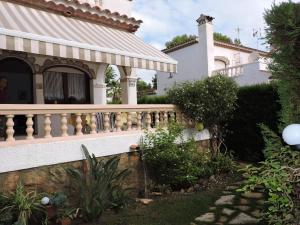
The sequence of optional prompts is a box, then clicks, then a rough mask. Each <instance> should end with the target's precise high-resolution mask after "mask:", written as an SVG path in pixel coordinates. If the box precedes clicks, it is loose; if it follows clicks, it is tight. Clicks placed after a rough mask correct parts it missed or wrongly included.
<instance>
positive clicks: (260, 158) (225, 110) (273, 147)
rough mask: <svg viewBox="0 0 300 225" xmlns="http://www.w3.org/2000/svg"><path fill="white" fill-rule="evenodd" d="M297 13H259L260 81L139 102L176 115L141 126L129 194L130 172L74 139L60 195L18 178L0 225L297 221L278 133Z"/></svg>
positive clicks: (298, 183) (292, 100) (296, 173)
mask: <svg viewBox="0 0 300 225" xmlns="http://www.w3.org/2000/svg"><path fill="white" fill-rule="evenodd" d="M299 12H300V4H298V3H292V2H287V3H281V4H278V5H275V4H274V5H273V6H272V8H271V9H270V10H266V12H265V20H266V24H267V29H266V33H267V36H266V41H267V42H269V43H272V46H273V50H272V51H271V53H270V54H271V57H272V63H271V65H270V69H271V71H272V78H273V81H272V82H271V83H270V84H264V85H256V86H251V87H238V86H237V84H236V83H235V82H234V81H233V80H232V79H231V78H229V77H225V76H222V75H216V76H213V77H210V78H207V79H204V80H201V81H195V82H186V83H182V84H179V85H177V86H176V87H174V88H172V89H171V90H169V91H168V95H167V96H160V97H154V96H152V97H144V98H142V99H140V103H141V104H142V103H146V104H149V103H150V104H159V103H163V104H165V103H172V104H175V105H177V106H178V107H179V109H180V110H181V112H182V113H183V114H184V116H185V119H184V120H182V119H181V117H180V115H179V114H176V115H175V118H174V120H173V122H172V123H170V124H169V126H168V127H167V128H165V127H161V128H160V127H159V128H157V129H156V130H155V131H145V135H144V136H143V138H142V139H141V140H140V145H139V151H138V153H139V157H140V161H141V164H142V166H141V168H142V170H143V178H142V179H143V190H140V192H139V193H134V191H133V189H132V187H130V186H128V185H125V183H126V182H125V181H126V179H127V177H128V176H129V174H130V173H131V171H130V170H129V169H122V170H121V169H119V164H120V157H119V156H114V157H109V158H105V159H102V158H100V159H99V158H96V157H95V156H94V155H93V154H92V153H91V152H89V150H88V149H87V148H86V147H85V146H84V145H83V146H82V151H83V153H84V155H85V158H86V160H84V161H83V162H82V165H81V167H80V168H66V169H65V170H66V173H67V175H68V179H69V180H70V182H71V184H72V185H71V189H70V190H69V191H68V192H65V193H64V192H56V193H43V192H39V191H37V190H35V189H33V190H29V189H27V188H26V187H25V186H24V185H23V184H22V183H19V184H18V186H17V188H16V190H15V191H13V192H11V193H1V194H0V225H40V224H42V225H51V224H61V225H70V224H78V225H79V224H81V225H83V224H89V225H90V224H105V225H106V224H109V225H121V224H122V225H140V224H144V225H152V224H153V225H154V224H155V225H160V224H161V225H186V224H191V225H197V224H249V225H250V224H261V225H263V224H274V225H297V224H299V221H300V151H299V149H297V147H299V146H296V144H295V143H289V141H288V140H287V139H286V138H285V139H283V138H282V133H283V131H284V128H286V127H287V126H288V125H290V124H299V123H300V92H299V90H300V64H299V62H300V17H299V15H300V14H299ZM190 121H192V124H193V126H194V130H196V131H202V130H203V129H204V128H205V129H207V130H208V131H209V133H210V139H209V142H208V143H206V145H205V146H204V147H203V146H201V147H199V145H200V143H199V142H197V141H195V140H194V139H193V138H187V137H186V135H184V133H185V132H184V130H185V127H186V125H187V124H189V122H190ZM285 141H287V142H288V143H286V142H285ZM299 144H300V143H299Z"/></svg>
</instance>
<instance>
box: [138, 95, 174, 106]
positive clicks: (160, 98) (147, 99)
mask: <svg viewBox="0 0 300 225" xmlns="http://www.w3.org/2000/svg"><path fill="white" fill-rule="evenodd" d="M138 104H170V100H169V99H168V97H167V96H165V95H149V96H143V97H141V98H139V99H138Z"/></svg>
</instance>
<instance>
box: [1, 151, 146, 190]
mask: <svg viewBox="0 0 300 225" xmlns="http://www.w3.org/2000/svg"><path fill="white" fill-rule="evenodd" d="M66 168H78V169H82V168H83V161H76V162H70V163H64V164H59V165H52V166H43V167H38V168H32V169H28V170H20V171H14V172H8V173H2V174H0V191H2V192H4V193H7V192H10V191H14V190H15V188H16V186H17V184H18V183H19V182H22V183H23V184H24V186H25V187H26V188H27V189H36V190H38V192H45V193H54V192H59V191H63V192H66V193H68V192H69V190H70V187H71V186H72V183H71V181H70V179H69V177H68V175H67V173H66V170H65V169H66ZM119 168H120V169H125V168H129V169H130V171H131V174H130V175H129V176H128V177H127V179H126V181H125V185H126V187H132V188H133V189H134V190H135V192H136V193H138V192H139V191H140V190H141V189H142V185H143V173H142V171H143V169H142V163H141V160H140V156H139V152H129V153H124V154H121V155H120V163H119Z"/></svg>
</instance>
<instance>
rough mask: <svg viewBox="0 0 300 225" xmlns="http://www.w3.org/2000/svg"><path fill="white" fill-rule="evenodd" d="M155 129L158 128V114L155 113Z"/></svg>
mask: <svg viewBox="0 0 300 225" xmlns="http://www.w3.org/2000/svg"><path fill="white" fill-rule="evenodd" d="M155 127H156V128H158V127H159V112H158V111H157V112H155Z"/></svg>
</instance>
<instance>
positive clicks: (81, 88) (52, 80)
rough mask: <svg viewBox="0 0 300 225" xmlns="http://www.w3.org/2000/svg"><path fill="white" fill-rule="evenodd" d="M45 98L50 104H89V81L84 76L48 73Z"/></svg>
mask: <svg viewBox="0 0 300 225" xmlns="http://www.w3.org/2000/svg"><path fill="white" fill-rule="evenodd" d="M44 96H45V103H48V104H53V103H56V104H87V103H89V102H90V98H89V97H90V94H89V79H88V77H87V76H86V75H84V74H76V73H63V72H55V71H47V72H45V73H44Z"/></svg>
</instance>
